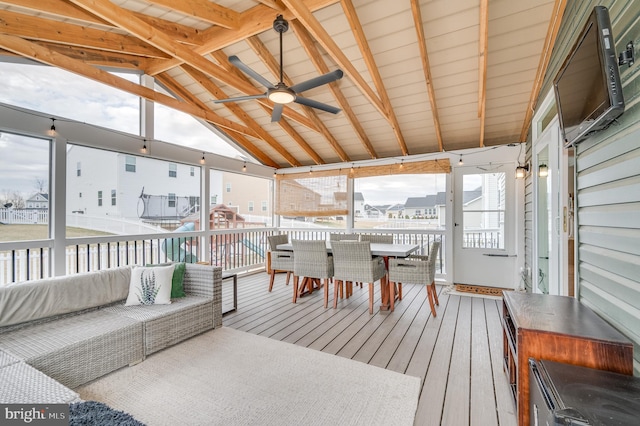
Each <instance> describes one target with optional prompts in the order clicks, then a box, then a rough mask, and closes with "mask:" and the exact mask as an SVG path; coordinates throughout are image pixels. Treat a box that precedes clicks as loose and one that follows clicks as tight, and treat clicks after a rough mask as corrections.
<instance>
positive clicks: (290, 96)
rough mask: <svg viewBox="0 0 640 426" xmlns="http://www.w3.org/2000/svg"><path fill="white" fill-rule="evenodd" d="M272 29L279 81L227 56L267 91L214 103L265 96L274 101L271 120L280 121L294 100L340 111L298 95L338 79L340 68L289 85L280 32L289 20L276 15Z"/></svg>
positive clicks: (284, 30)
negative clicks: (277, 43)
mask: <svg viewBox="0 0 640 426" xmlns="http://www.w3.org/2000/svg"><path fill="white" fill-rule="evenodd" d="M273 29H274V30H276V32H278V33H279V34H280V81H278V82H277V83H276V84H275V85H274V84H271V82H270V81H269V80H267V79H266V78H264V77H263V76H261V75H260V74H258V73H257V72H255V71H254V70H252V69H251V68H249V67H248V66H247V65H246V64H245V63H243V62H242V61H241V60H240V59H239V58H238V57H237V56H235V55H234V56H229V62H231V63H232V64H233V65H235V66H236V67H238V68H239V69H240V70H241V71H242V72H244V73H245V74H247V75H248V76H250V77H253V79H255V80H256V81H258V82H260V84H262V85H263V86H264V87H266V88H267V91H266V92H265V93H263V94H260V95H247V96H238V97H236V98H229V99H218V100H216V101H214V103H224V102H235V101H245V100H249V99H263V98H267V99H269V100H270V101H272V102H273V103H275V104H276V105H275V107H274V108H273V113H272V115H271V122H272V123H273V122H276V121H280V117H281V116H282V109H283V108H284V105H286V104H288V103H291V102H295V103H298V104H302V105H306V106H309V107H312V108H316V109H319V110H322V111H326V112H330V113H332V114H337V113H339V112H340V108H336V107H333V106H331V105H327V104H324V103H322V102H318V101H314V100H313V99H309V98H305V97H302V96H300V95H299V93H301V92H304V91H306V90H310V89H313V88H315V87H318V86H322V85H323V84H327V83H331V82H333V81H336V80H339V79H341V78H342V75H343V73H342V70H339V69H337V70H335V71H331V72H328V73H326V74H323V75H321V76H318V77H314V78H312V79H309V80H307V81H303V82H302V83H298V84H294V85H293V86H291V87H289V86H287V85H286V84H285V83H284V82H283V77H282V76H283V71H282V63H283V56H282V34H283V33H285V32H286V31H287V30H288V29H289V22H287V20H286V19H284V18H283V17H282V15H278V16H277V17H276V19H275V21H273Z"/></svg>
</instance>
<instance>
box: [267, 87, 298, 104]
mask: <svg viewBox="0 0 640 426" xmlns="http://www.w3.org/2000/svg"><path fill="white" fill-rule="evenodd" d="M267 97H268V98H269V100H270V101H271V102H275V103H277V104H290V103H291V102H293V101H294V100H295V99H296V95H295V94H294V93H293V92H291V90H288V89H285V88H282V89H275V90H271V91H269V94H268V95H267Z"/></svg>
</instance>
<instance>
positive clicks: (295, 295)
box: [293, 275, 300, 303]
mask: <svg viewBox="0 0 640 426" xmlns="http://www.w3.org/2000/svg"><path fill="white" fill-rule="evenodd" d="M299 281H300V277H299V276H297V275H294V276H293V303H296V302H297V301H298V283H299Z"/></svg>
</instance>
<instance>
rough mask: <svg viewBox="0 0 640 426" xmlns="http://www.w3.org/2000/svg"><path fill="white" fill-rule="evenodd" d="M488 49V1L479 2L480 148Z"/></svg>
mask: <svg viewBox="0 0 640 426" xmlns="http://www.w3.org/2000/svg"><path fill="white" fill-rule="evenodd" d="M488 48H489V0H480V43H479V48H478V49H479V51H478V117H479V118H480V135H479V139H480V147H481V148H482V147H483V146H484V126H485V118H486V117H485V115H486V109H487V49H488Z"/></svg>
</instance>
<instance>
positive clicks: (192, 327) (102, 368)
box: [0, 264, 222, 404]
mask: <svg viewBox="0 0 640 426" xmlns="http://www.w3.org/2000/svg"><path fill="white" fill-rule="evenodd" d="M98 273H99V272H98ZM96 274H97V273H96ZM102 275H103V276H104V273H103V274H102ZM85 277H86V278H85ZM93 277H94V276H93V275H92V273H87V274H86V275H85V276H83V277H82V279H87V280H89V281H91V280H93ZM73 279H75V280H76V283H77V278H73ZM56 280H58V281H57V285H61V284H60V281H61V279H59V278H57V279H56ZM47 284H48V283H43V285H47ZM39 285H40V284H39V283H37V282H32V284H31V287H30V288H32V287H34V286H35V287H37V286H39ZM62 285H64V283H63V284H62ZM184 290H185V292H186V294H187V297H184V298H179V299H174V300H173V301H172V303H171V304H169V305H153V306H141V305H140V306H124V301H120V302H114V303H111V304H105V305H103V306H99V307H95V308H89V309H84V310H79V311H77V312H71V313H66V314H62V315H57V316H52V317H47V318H36V319H34V320H33V321H29V322H24V323H18V324H11V323H9V324H8V325H6V326H4V327H0V383H2V386H0V388H2V389H0V404H3V403H17V402H21V403H54V402H62V400H64V402H72V401H73V400H74V399H75V398H77V395H76V394H75V393H74V392H73V391H72V390H71V389H74V388H77V387H79V386H81V385H83V384H85V383H88V382H90V381H92V380H94V379H97V378H99V377H101V376H103V375H105V374H108V373H110V372H112V371H115V370H117V369H119V368H122V367H125V366H127V365H131V364H135V363H138V362H141V361H142V360H144V358H145V356H146V355H149V354H151V353H153V352H157V351H159V350H161V349H164V348H166V347H168V346H171V345H174V344H176V343H179V342H181V341H183V340H185V339H188V338H190V337H192V336H195V335H197V334H200V333H202V332H204V331H207V330H210V329H212V328H216V327H220V326H222V296H221V292H222V270H221V268H220V267H211V266H203V265H191V264H187V267H186V271H185V280H184ZM0 291H2V289H0ZM20 291H22V290H20ZM78 291H80V292H82V291H84V286H81V288H78ZM14 294H15V293H14ZM125 296H126V294H125ZM7 300H11V299H7V298H5V299H4V303H7ZM13 300H14V303H15V298H14V299H13ZM0 302H2V294H0ZM27 303H28V302H27ZM6 306H8V307H10V306H15V304H14V305H11V304H7V305H6ZM36 306H38V305H36ZM0 308H2V303H0ZM34 384H35V385H34ZM34 386H35V387H34ZM40 388H41V389H42V390H43V391H42V392H39V391H38V390H37V389H40ZM69 388H71V389H69ZM5 389H7V390H9V391H10V393H11V394H12V395H16V397H15V398H14V397H10V396H9V395H8V394H6V393H5V392H4V390H5ZM61 395H62V396H61ZM67 400H68V401H67Z"/></svg>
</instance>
